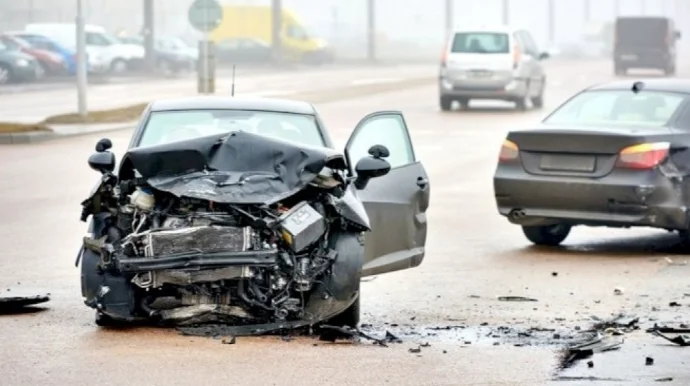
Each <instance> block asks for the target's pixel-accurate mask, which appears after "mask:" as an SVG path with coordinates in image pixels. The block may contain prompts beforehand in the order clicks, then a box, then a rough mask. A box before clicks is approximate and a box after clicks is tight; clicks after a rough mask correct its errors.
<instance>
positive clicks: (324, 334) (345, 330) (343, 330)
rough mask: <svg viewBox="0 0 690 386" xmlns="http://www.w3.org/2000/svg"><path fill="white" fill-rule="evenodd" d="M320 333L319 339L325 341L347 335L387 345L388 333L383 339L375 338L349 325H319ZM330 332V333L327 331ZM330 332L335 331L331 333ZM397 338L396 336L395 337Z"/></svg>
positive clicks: (331, 340)
mask: <svg viewBox="0 0 690 386" xmlns="http://www.w3.org/2000/svg"><path fill="white" fill-rule="evenodd" d="M321 330H322V331H321V334H320V335H319V340H322V341H326V342H335V341H336V340H338V338H341V337H342V336H347V337H350V338H364V339H368V340H371V341H373V342H374V343H376V344H378V345H379V346H383V347H388V345H387V344H386V343H387V338H388V334H386V337H385V338H384V339H377V338H374V337H372V336H370V335H367V334H365V333H364V332H362V330H360V329H358V328H351V327H345V326H342V327H338V326H330V325H326V324H324V325H321ZM329 332H331V333H329ZM332 332H336V333H335V334H333V333H332ZM338 333H340V334H342V335H341V336H338ZM390 336H393V337H394V335H393V334H390ZM396 339H397V338H396Z"/></svg>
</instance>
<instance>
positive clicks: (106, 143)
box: [96, 138, 113, 153]
mask: <svg viewBox="0 0 690 386" xmlns="http://www.w3.org/2000/svg"><path fill="white" fill-rule="evenodd" d="M112 148H113V142H112V141H111V140H109V139H108V138H102V139H100V140H99V141H98V142H96V151H97V152H99V153H103V152H104V151H108V150H110V149H112Z"/></svg>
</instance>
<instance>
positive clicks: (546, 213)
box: [494, 79, 690, 246]
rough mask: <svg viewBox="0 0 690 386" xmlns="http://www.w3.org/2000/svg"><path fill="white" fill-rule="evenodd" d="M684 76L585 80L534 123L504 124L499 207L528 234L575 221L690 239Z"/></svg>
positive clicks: (544, 241)
mask: <svg viewBox="0 0 690 386" xmlns="http://www.w3.org/2000/svg"><path fill="white" fill-rule="evenodd" d="M689 145H690V82H688V81H687V80H680V79H674V80H663V79H647V80H644V81H634V82H633V81H616V82H610V83H604V84H599V85H595V86H592V87H589V88H587V89H585V90H583V91H581V92H579V93H577V94H576V95H575V96H573V97H572V98H570V99H569V100H567V101H565V102H564V103H563V104H562V105H561V106H560V107H558V108H556V110H555V111H553V112H552V113H551V114H550V115H548V116H547V117H546V118H545V119H544V120H543V122H542V125H541V126H540V127H538V128H536V129H531V130H516V131H511V132H509V133H508V136H507V138H506V140H505V142H504V143H503V146H502V148H501V151H500V154H499V160H498V166H497V167H496V172H495V174H494V194H495V198H496V204H497V206H498V211H499V213H500V214H501V215H503V216H505V217H507V218H508V220H509V221H510V222H511V223H513V224H517V225H520V226H522V230H523V232H524V234H525V236H526V237H527V239H528V240H529V241H531V242H532V243H535V244H538V245H551V246H554V245H558V244H560V243H561V242H563V241H564V240H565V238H566V237H567V236H568V234H569V233H570V230H571V228H572V227H573V226H577V225H586V226H608V227H622V228H627V227H633V226H647V227H654V228H661V229H667V230H669V231H678V232H679V234H680V236H681V239H682V241H683V242H684V244H686V245H688V246H690V216H689V215H688V202H690V197H689V196H688V194H687V192H688V185H687V182H686V181H687V180H685V179H684V176H687V175H688V174H689V173H688V172H689V170H690V169H688V167H689V166H690V157H688V155H689V154H690V153H689V152H688V151H687V150H688V146H689Z"/></svg>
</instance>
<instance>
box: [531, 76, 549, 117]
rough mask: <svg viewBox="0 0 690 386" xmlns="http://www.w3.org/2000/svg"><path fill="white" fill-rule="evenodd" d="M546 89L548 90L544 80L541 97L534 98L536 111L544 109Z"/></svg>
mask: <svg viewBox="0 0 690 386" xmlns="http://www.w3.org/2000/svg"><path fill="white" fill-rule="evenodd" d="M544 89H546V78H544V79H542V83H541V89H540V90H539V95H537V96H536V97H534V98H532V107H534V108H535V109H541V108H542V107H544Z"/></svg>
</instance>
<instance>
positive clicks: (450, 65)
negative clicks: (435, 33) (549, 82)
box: [439, 26, 549, 111]
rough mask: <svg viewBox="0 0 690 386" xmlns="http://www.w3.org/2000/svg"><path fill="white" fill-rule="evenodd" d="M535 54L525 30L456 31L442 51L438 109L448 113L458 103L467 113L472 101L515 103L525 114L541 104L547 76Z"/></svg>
mask: <svg viewBox="0 0 690 386" xmlns="http://www.w3.org/2000/svg"><path fill="white" fill-rule="evenodd" d="M548 57H549V55H548V54H547V53H545V52H541V51H539V49H538V47H537V44H536V42H535V41H534V39H533V38H532V35H531V34H530V33H529V32H528V31H526V30H523V29H514V28H511V27H504V26H493V27H492V26H482V27H479V28H466V29H462V30H456V31H454V32H453V34H452V35H451V37H450V41H449V42H448V46H447V47H446V49H445V50H444V52H443V57H442V59H441V68H440V73H439V104H440V107H441V110H443V111H448V110H450V109H451V106H452V103H453V102H454V101H457V102H459V103H460V106H461V107H462V108H467V107H468V106H469V102H470V100H472V99H496V100H503V101H509V102H514V103H515V105H516V107H517V108H518V109H521V110H525V109H527V108H528V106H529V105H532V106H533V107H536V108H540V107H542V105H543V104H544V87H545V84H546V74H545V72H544V67H543V65H542V63H541V61H542V60H544V59H546V58H548Z"/></svg>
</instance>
